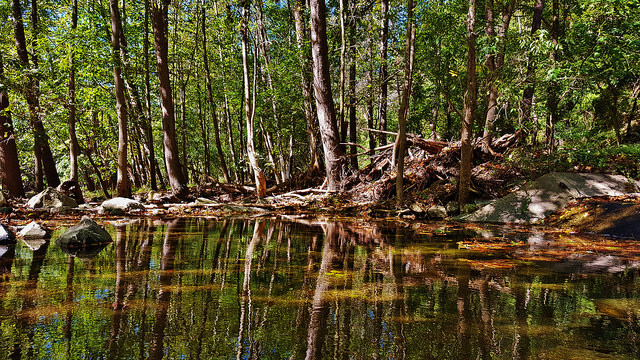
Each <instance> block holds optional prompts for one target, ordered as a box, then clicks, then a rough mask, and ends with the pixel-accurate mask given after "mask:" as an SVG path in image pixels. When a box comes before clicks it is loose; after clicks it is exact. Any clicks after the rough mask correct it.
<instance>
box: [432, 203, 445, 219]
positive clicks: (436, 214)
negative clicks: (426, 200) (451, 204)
mask: <svg viewBox="0 0 640 360" xmlns="http://www.w3.org/2000/svg"><path fill="white" fill-rule="evenodd" d="M427 215H429V217H430V218H434V219H444V218H446V217H447V215H448V214H447V209H446V208H445V207H444V206H442V205H434V206H432V207H430V208H429V210H427Z"/></svg>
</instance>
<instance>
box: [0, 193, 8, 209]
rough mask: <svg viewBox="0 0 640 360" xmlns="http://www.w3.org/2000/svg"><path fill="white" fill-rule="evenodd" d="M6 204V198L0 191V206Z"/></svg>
mask: <svg viewBox="0 0 640 360" xmlns="http://www.w3.org/2000/svg"><path fill="white" fill-rule="evenodd" d="M3 206H7V199H5V198H4V194H3V193H2V191H0V207H3Z"/></svg>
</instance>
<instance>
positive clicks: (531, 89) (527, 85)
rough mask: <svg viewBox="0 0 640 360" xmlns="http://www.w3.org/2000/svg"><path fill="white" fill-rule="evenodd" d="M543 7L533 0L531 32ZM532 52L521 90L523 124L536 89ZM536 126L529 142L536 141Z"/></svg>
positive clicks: (535, 30)
mask: <svg viewBox="0 0 640 360" xmlns="http://www.w3.org/2000/svg"><path fill="white" fill-rule="evenodd" d="M543 9H544V2H543V0H535V5H534V7H533V18H532V20H531V34H532V35H535V34H536V33H537V32H538V30H540V26H541V24H542V10H543ZM531 55H532V54H529V59H528V60H529V61H528V64H527V73H526V75H525V79H524V90H523V92H522V101H521V102H520V119H521V120H520V121H521V123H522V125H523V126H527V124H529V122H530V121H531V111H532V108H533V97H534V94H535V90H536V84H535V80H536V78H535V71H536V63H535V62H534V61H533V59H532V56H531ZM537 128H538V124H535V125H534V131H533V134H532V137H531V142H532V143H534V144H535V143H536V142H537V139H536V138H537V136H538V134H537Z"/></svg>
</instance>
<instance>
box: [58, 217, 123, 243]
mask: <svg viewBox="0 0 640 360" xmlns="http://www.w3.org/2000/svg"><path fill="white" fill-rule="evenodd" d="M112 242H113V240H112V239H111V235H109V233H108V232H107V230H105V229H103V228H102V227H100V225H98V224H97V223H96V222H95V221H93V220H91V219H90V218H88V217H86V216H85V217H83V218H82V220H80V222H78V223H77V224H76V225H74V226H72V227H70V228H68V229H67V231H65V232H64V233H63V234H62V235H60V237H59V238H58V240H56V245H58V246H59V247H60V248H68V249H69V248H70V249H78V248H88V247H92V246H102V245H105V244H109V243H112Z"/></svg>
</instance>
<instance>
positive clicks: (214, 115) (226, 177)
mask: <svg viewBox="0 0 640 360" xmlns="http://www.w3.org/2000/svg"><path fill="white" fill-rule="evenodd" d="M202 61H203V64H204V72H205V77H206V79H205V82H206V84H207V98H208V99H209V108H210V109H211V122H213V133H214V137H215V142H216V151H217V152H218V159H219V160H220V169H221V170H222V176H223V177H224V182H226V183H229V182H230V181H231V180H230V177H229V170H228V168H227V162H226V160H225V158H224V152H222V143H221V142H220V126H219V123H220V121H219V120H218V114H217V112H216V103H215V100H214V99H213V88H212V86H211V75H210V72H209V60H208V57H207V28H206V7H205V6H203V7H202Z"/></svg>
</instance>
